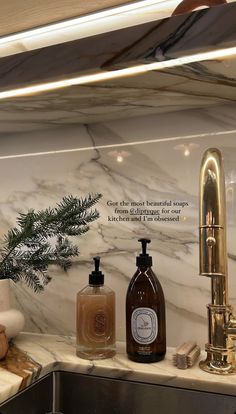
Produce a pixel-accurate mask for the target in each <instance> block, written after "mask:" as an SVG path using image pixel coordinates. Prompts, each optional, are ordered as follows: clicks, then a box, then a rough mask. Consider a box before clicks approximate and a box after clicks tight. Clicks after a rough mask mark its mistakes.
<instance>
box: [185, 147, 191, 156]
mask: <svg viewBox="0 0 236 414" xmlns="http://www.w3.org/2000/svg"><path fill="white" fill-rule="evenodd" d="M189 155H190V151H189V149H188V148H186V150H185V151H184V156H185V157H189Z"/></svg>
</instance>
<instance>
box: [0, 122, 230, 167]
mask: <svg viewBox="0 0 236 414" xmlns="http://www.w3.org/2000/svg"><path fill="white" fill-rule="evenodd" d="M224 135H236V129H232V130H230V131H218V132H207V133H204V134H195V135H181V136H175V137H167V138H164V139H163V138H156V139H146V140H145V141H132V142H126V143H125V144H124V143H122V144H107V145H96V146H93V147H82V148H68V149H62V150H51V151H41V152H31V153H26V154H13V155H0V160H9V159H15V158H28V157H39V156H42V155H60V154H70V153H73V152H83V151H94V150H96V149H98V150H101V149H108V148H109V149H110V148H116V149H117V148H125V147H126V148H127V147H133V146H135V147H136V146H137V145H147V144H157V143H160V142H163V141H164V142H171V141H179V140H189V139H194V138H206V137H216V136H224ZM108 154H109V155H111V156H112V157H114V156H117V154H118V151H117V150H115V151H110V152H109V153H108ZM121 154H122V156H123V157H124V156H129V155H131V153H130V152H128V151H123V150H122V151H121ZM125 154H126V155H125Z"/></svg>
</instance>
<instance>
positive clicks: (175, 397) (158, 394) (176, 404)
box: [0, 371, 236, 414]
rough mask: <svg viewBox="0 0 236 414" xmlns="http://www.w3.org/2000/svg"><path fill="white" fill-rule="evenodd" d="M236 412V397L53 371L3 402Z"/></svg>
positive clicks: (118, 412)
mask: <svg viewBox="0 0 236 414" xmlns="http://www.w3.org/2000/svg"><path fill="white" fill-rule="evenodd" d="M49 412H53V413H55V412H61V413H63V414H106V413H109V414H125V413H128V414H148V413H151V414H177V413H178V414H179V413H181V414H190V413H191V414H199V413H201V414H215V413H222V414H223V413H224V414H236V397H235V396H232V395H225V394H214V393H210V392H202V391H201V392H200V391H193V390H188V389H182V388H175V387H169V386H163V385H153V384H146V383H140V382H134V381H128V380H118V379H110V378H103V377H95V376H92V375H84V374H77V373H71V372H62V371H56V372H53V373H51V374H49V375H47V376H45V377H44V378H42V379H40V380H39V381H37V382H35V383H34V384H33V385H31V386H29V387H28V388H26V389H25V390H24V391H22V392H20V393H18V394H17V395H16V396H14V397H12V398H11V399H9V400H8V401H6V402H5V403H4V404H1V405H0V414H45V413H49Z"/></svg>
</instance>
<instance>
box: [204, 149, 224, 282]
mask: <svg viewBox="0 0 236 414" xmlns="http://www.w3.org/2000/svg"><path fill="white" fill-rule="evenodd" d="M199 203H200V204H199V207H200V208H199V226H200V274H201V275H203V276H211V277H213V276H226V275H227V258H226V213H225V178H224V168H223V161H222V155H221V152H220V151H219V150H218V149H217V148H209V149H208V150H207V151H205V153H204V155H203V158H202V164H201V171H200V199H199Z"/></svg>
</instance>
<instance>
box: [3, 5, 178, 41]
mask: <svg viewBox="0 0 236 414" xmlns="http://www.w3.org/2000/svg"><path fill="white" fill-rule="evenodd" d="M162 2H163V0H142V1H136V2H132V3H128V4H124V5H122V6H118V7H113V8H109V9H106V10H102V11H98V12H95V13H90V14H87V15H85V16H80V17H76V18H72V19H68V20H65V21H61V22H57V23H52V24H48V25H45V26H42V27H37V28H35V29H30V30H25V31H23V32H19V33H14V34H11V35H8V36H3V37H1V38H0V44H6V43H9V42H14V41H16V40H22V39H25V38H28V37H35V36H37V35H41V34H45V33H47V34H48V33H50V32H55V31H60V30H64V29H66V28H69V27H72V26H78V25H81V24H84V23H88V22H94V20H100V19H102V18H104V17H112V16H115V15H119V14H123V13H127V12H132V11H139V10H140V9H142V11H143V9H148V8H149V7H150V6H156V5H159V4H160V3H162ZM176 3H177V1H176Z"/></svg>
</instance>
